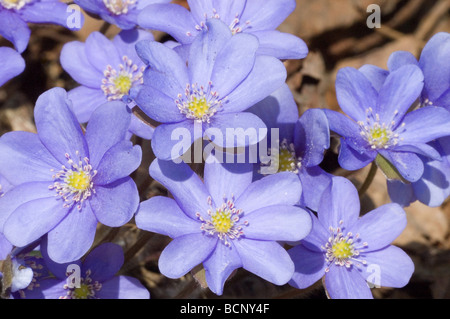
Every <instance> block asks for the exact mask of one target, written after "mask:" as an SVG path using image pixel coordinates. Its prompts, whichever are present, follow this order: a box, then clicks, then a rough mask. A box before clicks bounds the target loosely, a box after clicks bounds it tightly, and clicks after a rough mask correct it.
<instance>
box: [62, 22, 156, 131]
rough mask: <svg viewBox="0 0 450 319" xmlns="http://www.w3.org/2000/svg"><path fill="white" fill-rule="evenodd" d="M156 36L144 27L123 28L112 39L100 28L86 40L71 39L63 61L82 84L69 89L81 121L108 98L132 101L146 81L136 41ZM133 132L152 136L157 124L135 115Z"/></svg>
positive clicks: (74, 77)
mask: <svg viewBox="0 0 450 319" xmlns="http://www.w3.org/2000/svg"><path fill="white" fill-rule="evenodd" d="M144 39H146V40H153V36H152V34H151V33H149V32H146V31H142V30H139V31H138V30H129V31H122V32H120V33H119V34H118V35H117V36H116V37H115V38H114V39H113V40H112V41H110V40H109V39H107V38H106V37H105V36H104V35H102V34H101V33H100V32H93V33H91V34H90V35H89V36H88V38H87V39H86V43H82V42H79V41H73V42H69V43H67V44H65V45H64V47H63V49H62V51H61V65H62V67H63V69H64V70H65V71H66V72H68V73H69V74H70V76H72V78H73V79H75V80H76V81H77V82H78V83H80V84H81V86H79V87H77V88H75V89H73V90H71V91H69V92H68V94H69V99H71V100H72V101H73V111H74V112H75V115H76V117H77V119H78V121H79V122H80V123H86V122H88V121H89V118H90V117H91V115H92V112H94V110H95V109H96V108H97V107H98V106H100V105H102V104H104V103H105V102H106V101H120V100H123V101H124V102H125V103H129V106H130V108H132V107H133V98H134V97H135V95H136V93H137V90H138V89H139V87H140V86H141V85H142V82H143V72H144V69H145V64H144V63H143V62H142V61H141V59H140V58H139V57H138V56H137V54H136V50H135V44H136V43H137V42H138V41H141V40H144ZM129 130H130V132H131V133H134V134H136V135H138V136H140V137H142V138H147V139H150V138H151V136H152V134H153V128H151V127H150V126H149V125H146V124H145V123H144V122H143V121H142V120H140V119H139V118H138V117H137V116H134V115H133V116H132V117H131V126H130V128H129Z"/></svg>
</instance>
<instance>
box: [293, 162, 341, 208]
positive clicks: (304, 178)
mask: <svg viewBox="0 0 450 319" xmlns="http://www.w3.org/2000/svg"><path fill="white" fill-rule="evenodd" d="M298 177H299V178H300V181H301V183H302V199H301V201H300V203H301V206H305V207H308V208H309V209H312V210H313V211H317V209H318V207H319V203H320V199H321V197H322V193H323V192H324V191H325V189H326V188H327V187H328V185H329V184H330V183H331V179H332V177H333V175H331V174H329V173H327V172H325V171H324V170H323V169H322V168H320V167H319V166H313V167H303V168H302V169H301V170H300V172H299V174H298Z"/></svg>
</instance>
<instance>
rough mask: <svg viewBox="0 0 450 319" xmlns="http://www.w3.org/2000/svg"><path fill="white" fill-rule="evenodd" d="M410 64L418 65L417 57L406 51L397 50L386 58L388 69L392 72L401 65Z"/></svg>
mask: <svg viewBox="0 0 450 319" xmlns="http://www.w3.org/2000/svg"><path fill="white" fill-rule="evenodd" d="M408 64H412V65H417V66H419V62H418V61H417V58H416V57H415V56H414V55H413V54H412V53H411V52H408V51H397V52H394V53H392V54H391V56H390V57H389V60H388V68H389V71H391V72H393V71H396V70H398V69H399V68H401V67H402V66H405V65H408Z"/></svg>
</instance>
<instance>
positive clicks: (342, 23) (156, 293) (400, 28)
mask: <svg viewBox="0 0 450 319" xmlns="http://www.w3.org/2000/svg"><path fill="white" fill-rule="evenodd" d="M64 2H67V3H70V1H64ZM174 2H176V3H179V4H182V5H185V6H186V7H187V4H186V2H185V1H184V0H177V1H174ZM371 4H376V5H378V6H379V7H380V9H381V11H380V12H381V21H380V22H381V28H374V29H372V28H369V27H368V25H367V19H368V17H369V16H370V15H371V14H372V13H373V11H370V12H367V8H368V6H369V5H371ZM449 16H450V1H449V0H389V1H388V0H378V1H377V0H314V1H309V0H297V8H296V10H295V11H294V12H293V13H292V14H291V16H289V18H288V19H287V20H286V21H285V22H284V23H283V24H282V25H281V26H280V27H279V30H280V31H283V32H289V33H292V34H295V35H297V36H299V37H301V38H302V39H303V40H304V41H306V43H307V44H308V46H309V49H310V54H309V55H308V57H307V58H306V59H304V60H289V61H285V62H284V63H285V66H286V68H287V70H288V79H287V83H288V85H289V87H290V88H291V90H292V93H293V95H294V98H295V100H296V102H297V104H298V107H299V111H300V114H302V113H303V112H304V111H305V110H307V109H309V108H330V109H334V110H339V106H338V104H337V101H336V94H335V90H334V82H335V78H336V73H337V71H338V70H339V69H340V68H342V67H347V66H351V67H355V68H359V67H361V66H362V65H364V64H373V65H377V66H379V67H382V68H387V60H388V58H389V56H390V55H391V54H392V53H393V52H394V51H398V50H405V51H410V52H412V53H413V54H415V55H416V56H417V57H419V55H420V52H421V50H422V48H423V46H424V45H425V44H426V42H427V41H428V40H429V39H430V38H431V37H432V36H433V35H434V34H435V33H437V32H440V31H445V32H450V18H449ZM85 17H86V21H85V24H84V26H83V28H82V29H81V30H80V31H78V32H70V31H68V30H66V29H64V28H62V27H57V26H47V25H32V26H31V29H32V35H31V39H30V43H29V45H28V48H27V50H26V51H25V52H24V54H23V57H24V58H25V60H26V69H25V71H24V72H23V73H22V74H21V75H19V76H18V77H16V78H14V79H13V80H11V81H10V82H8V83H7V84H5V85H4V86H3V87H1V88H0V135H1V134H4V133H5V132H8V131H12V130H21V131H30V132H35V131H36V128H35V126H34V120H33V107H34V103H35V101H36V99H37V97H38V96H39V95H40V94H42V93H43V92H45V91H46V90H48V89H50V88H53V87H55V86H58V87H63V88H65V89H67V90H69V89H72V88H74V87H76V86H77V83H75V82H74V81H73V80H72V79H71V77H70V76H69V75H68V74H67V73H65V72H64V70H63V69H62V68H61V65H60V63H59V55H60V51H61V48H62V46H63V45H64V44H65V43H67V42H69V41H74V40H79V41H84V40H85V39H86V37H87V36H88V35H89V34H90V33H91V32H93V31H98V30H99V29H100V28H101V26H102V25H103V22H102V21H100V20H97V19H95V18H93V17H89V16H87V15H85ZM118 32H119V30H118V29H117V28H115V27H114V26H112V27H110V28H109V29H108V31H107V33H106V35H107V36H108V37H113V36H114V35H115V34H117V33H118ZM154 35H155V37H156V39H157V40H162V39H168V38H167V35H165V34H162V33H160V32H155V33H154ZM0 46H11V44H10V43H9V42H7V41H6V40H4V39H2V38H0ZM447 63H448V61H447ZM135 142H136V143H139V144H141V145H142V147H143V151H144V160H143V163H142V165H141V167H140V168H139V169H138V170H137V171H136V172H135V173H134V174H133V177H134V179H135V180H136V183H137V184H138V187H139V190H140V194H141V198H142V200H145V199H147V198H150V197H151V196H155V195H167V192H166V190H165V189H164V187H162V186H161V185H160V184H158V183H157V182H155V181H153V180H151V178H150V177H149V176H148V166H149V164H150V163H151V161H152V160H153V158H154V156H153V154H152V153H151V149H150V144H149V142H148V141H143V140H135ZM337 146H338V140H337V139H336V138H332V147H331V148H330V150H329V151H328V152H327V153H326V157H325V161H324V163H323V164H322V167H323V168H324V169H326V170H327V171H329V172H332V173H333V174H335V175H341V176H345V177H347V178H349V179H351V180H352V181H353V182H354V183H355V185H360V184H361V183H362V181H363V180H364V179H365V177H366V175H367V173H368V168H366V169H363V170H361V171H358V172H347V171H344V170H342V169H340V168H339V166H338V164H337ZM388 202H389V197H388V195H387V190H386V181H385V178H384V176H383V175H382V174H381V172H378V175H377V176H376V178H375V181H374V183H373V184H372V185H371V186H370V188H369V190H368V192H367V195H365V197H364V198H363V200H362V211H363V212H367V211H370V210H372V209H374V208H375V207H378V206H380V205H383V204H385V203H388ZM406 211H407V216H408V226H407V227H406V229H405V231H404V232H403V234H402V235H401V236H400V237H399V238H398V239H397V240H396V241H395V242H394V244H396V245H397V246H400V247H401V248H402V249H404V250H405V251H406V252H407V253H408V254H409V256H410V257H411V258H412V259H413V261H414V263H415V266H416V270H415V273H414V275H413V277H412V279H411V281H410V283H409V284H408V285H407V286H406V287H405V288H402V289H387V288H381V289H374V290H373V294H374V297H375V298H401V299H412V298H420V299H423V298H435V299H443V298H450V236H449V235H450V233H449V222H450V203H449V202H448V201H447V202H445V203H444V204H443V205H442V206H441V207H437V208H430V207H427V206H424V205H422V204H420V203H415V204H413V205H411V206H410V207H408V208H406ZM97 237H98V238H97V241H96V242H97V243H99V242H102V241H113V242H116V243H118V244H121V245H122V246H123V248H124V251H125V256H126V261H127V263H126V264H125V265H124V267H123V269H122V271H121V272H122V274H127V275H130V276H134V277H136V278H138V279H139V280H140V281H141V282H142V283H143V284H144V285H145V286H146V287H147V288H148V289H149V290H150V293H151V295H152V298H153V299H155V298H156V299H158V298H173V297H176V298H217V296H215V295H214V294H212V293H211V292H210V291H209V290H208V289H202V288H201V287H200V285H191V283H192V281H193V280H194V277H193V276H192V274H188V275H186V276H184V277H183V278H180V279H177V280H173V279H168V278H165V277H164V276H162V275H161V274H160V273H159V271H158V266H157V262H158V257H159V254H160V253H161V251H162V249H163V248H164V247H165V246H166V245H167V244H168V242H169V241H170V239H168V238H166V237H164V236H159V235H156V234H149V233H146V232H144V231H140V230H138V229H137V228H136V227H135V226H134V223H133V222H130V223H129V224H127V225H125V226H123V227H121V228H120V229H108V228H107V227H104V226H102V227H99V231H98V234H97ZM223 298H326V296H325V294H324V292H323V289H322V287H321V283H320V282H318V283H317V284H316V285H314V286H313V287H311V288H309V289H306V290H302V291H299V290H297V289H293V288H291V287H290V286H289V285H286V286H282V287H278V286H274V285H272V284H270V283H268V282H266V281H264V280H262V279H260V278H258V277H256V276H254V275H252V274H250V273H248V272H246V271H245V270H242V269H240V270H238V271H237V272H236V273H235V274H234V275H233V277H232V278H231V279H230V280H229V281H228V282H227V284H226V285H225V290H224V295H223Z"/></svg>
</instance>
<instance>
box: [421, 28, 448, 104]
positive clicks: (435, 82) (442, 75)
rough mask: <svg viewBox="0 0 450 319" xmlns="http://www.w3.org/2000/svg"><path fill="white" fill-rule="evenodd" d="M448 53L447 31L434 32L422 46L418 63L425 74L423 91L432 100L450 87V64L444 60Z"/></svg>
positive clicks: (446, 58)
mask: <svg viewBox="0 0 450 319" xmlns="http://www.w3.org/2000/svg"><path fill="white" fill-rule="evenodd" d="M449 54H450V35H449V33H447V32H439V33H437V34H435V35H434V36H433V37H432V38H431V40H430V41H428V43H427V45H426V46H425V47H424V48H423V51H422V54H421V56H420V60H419V64H420V67H421V69H422V71H423V74H424V76H425V91H426V94H427V96H426V97H427V98H428V99H430V100H431V101H432V102H434V101H435V100H437V99H438V98H439V97H440V96H441V95H442V94H443V93H444V92H445V91H447V90H448V88H449V87H450V66H449V64H448V63H445V62H444V61H446V60H448V57H449Z"/></svg>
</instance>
